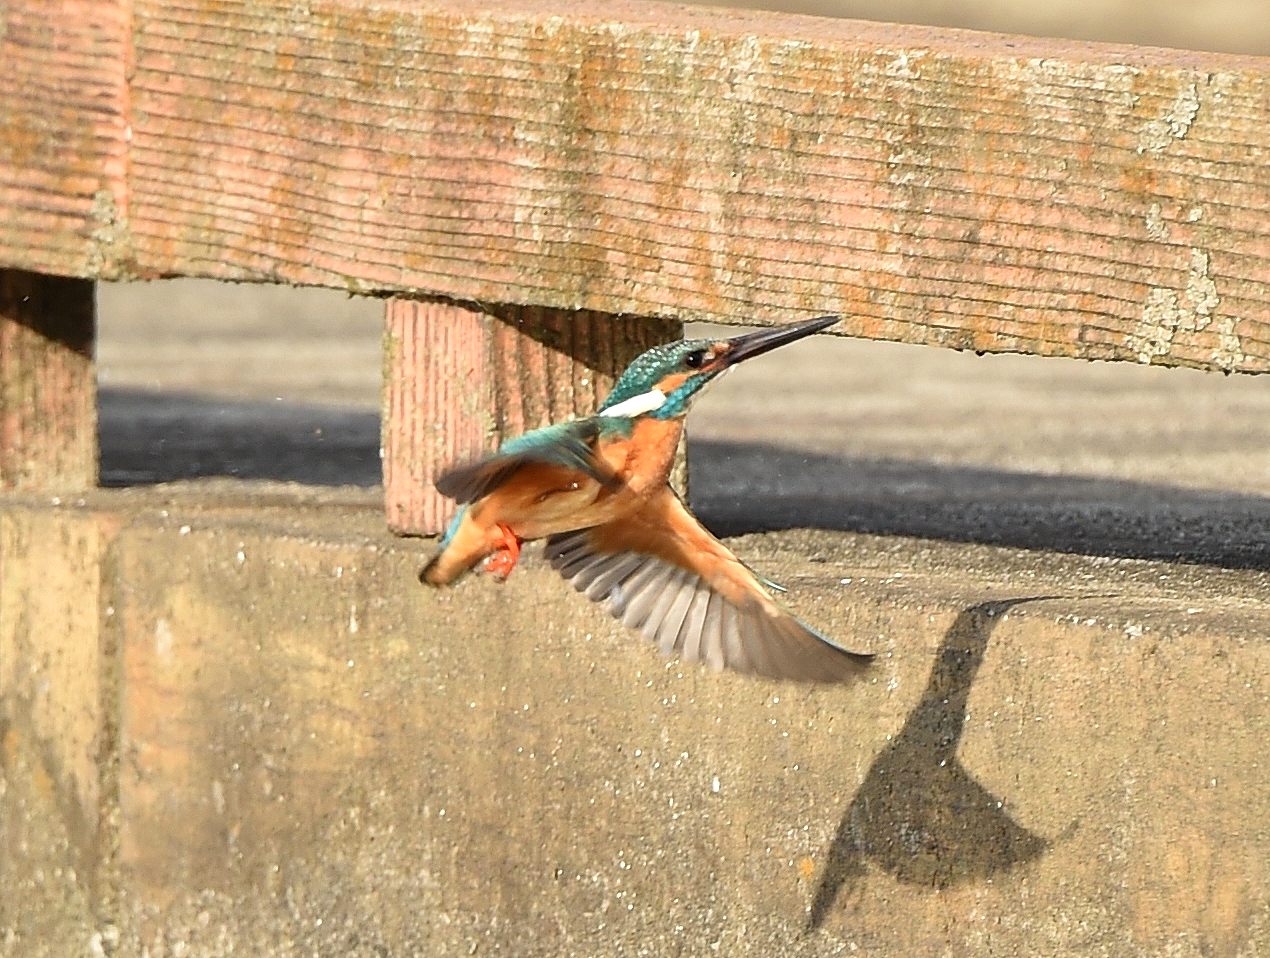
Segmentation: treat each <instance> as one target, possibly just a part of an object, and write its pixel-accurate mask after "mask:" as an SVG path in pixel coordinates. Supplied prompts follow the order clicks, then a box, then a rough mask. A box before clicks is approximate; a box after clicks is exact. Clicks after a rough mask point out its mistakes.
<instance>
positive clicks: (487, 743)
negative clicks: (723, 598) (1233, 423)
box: [0, 484, 1270, 958]
mask: <svg viewBox="0 0 1270 958" xmlns="http://www.w3.org/2000/svg"><path fill="white" fill-rule="evenodd" d="M226 490H233V491H226ZM244 490H246V491H244ZM378 510H379V503H378V500H377V498H375V497H373V496H371V495H367V494H362V493H342V492H338V491H337V492H334V493H326V494H315V493H310V492H306V491H304V490H296V489H290V490H288V489H282V488H278V487H253V486H247V487H244V486H243V485H242V484H237V485H234V486H232V487H226V489H225V490H219V491H218V490H217V489H215V488H212V489H209V488H207V487H202V488H198V489H193V490H190V489H179V488H174V489H163V488H158V489H153V490H149V491H132V492H117V493H98V494H94V495H93V496H91V497H89V498H88V499H87V500H85V501H83V502H82V503H73V504H60V505H52V504H49V503H47V502H37V501H33V500H19V499H10V500H6V501H5V503H4V504H3V506H2V507H0V733H2V734H0V741H2V743H3V748H2V749H0V757H2V759H3V765H2V767H0V773H2V777H0V810H2V811H0V813H2V814H3V828H2V829H0V834H2V835H3V838H2V839H0V841H2V843H3V848H2V849H0V850H2V851H3V852H4V855H3V858H2V859H0V943H3V948H0V950H2V951H3V952H4V953H6V954H14V955H18V954H21V955H36V956H38V955H68V954H117V955H126V956H141V955H149V956H153V958H158V956H169V955H227V954H270V955H301V954H303V955H310V954H321V955H351V956H362V955H365V956H383V955H416V954H419V955H450V954H469V953H481V954H506V955H517V956H522V955H528V956H535V955H543V956H548V955H551V956H557V955H639V954H648V955H667V954H685V955H695V954H712V953H719V954H731V955H762V956H770V955H804V954H805V955H824V954H840V953H841V954H848V953H855V952H856V951H857V950H858V951H859V953H865V954H877V955H915V954H941V953H946V954H955V955H989V954H1027V955H1046V954H1055V955H1059V954H1061V955H1070V954H1082V955H1116V956H1121V955H1158V954H1169V955H1180V956H1187V955H1196V956H1198V955H1204V956H1232V958H1233V956H1253V955H1257V954H1261V953H1263V952H1264V951H1265V950H1266V949H1267V948H1268V947H1270V904H1268V902H1270V873H1268V872H1270V866H1268V865H1267V862H1270V774H1267V770H1266V767H1265V743H1266V741H1267V738H1268V735H1270V715H1268V713H1270V710H1268V709H1267V701H1268V700H1270V641H1268V640H1267V636H1270V600H1268V599H1267V597H1268V596H1270V580H1268V577H1267V576H1266V575H1265V574H1264V573H1257V572H1249V571H1227V570H1221V569H1214V568H1205V567H1197V566H1179V565H1166V564H1159V563H1150V562H1143V561H1134V560H1114V561H1113V560H1100V559H1095V558H1082V557H1072V556H1051V555H1046V554H1042V553H1036V552H1024V551H1011V550H1003V549H996V548H987V547H976V546H965V545H949V544H944V543H932V542H924V541H921V540H900V539H886V538H876V537H865V536H853V535H847V534H839V533H832V534H831V533H818V532H792V533H784V534H780V535H773V536H754V537H749V538H746V539H743V540H741V541H740V542H739V543H738V547H739V548H740V549H741V551H742V552H743V554H744V555H746V556H747V557H748V558H750V559H752V560H753V562H754V563H755V564H756V565H757V566H758V567H759V568H760V569H761V570H762V571H763V572H764V573H766V574H768V575H771V576H773V577H774V578H776V579H778V580H780V581H783V582H785V584H786V585H789V586H790V587H791V590H792V591H791V598H792V601H793V603H794V604H795V605H796V606H797V607H798V608H799V609H800V611H802V612H803V613H804V614H805V615H806V617H807V618H808V619H810V620H811V621H813V622H815V623H817V624H819V625H822V626H824V627H825V628H826V630H827V631H829V632H830V634H833V635H837V636H842V637H850V638H851V639H852V641H853V642H856V643H858V644H859V645H862V646H866V647H872V648H874V649H875V650H877V651H878V652H879V653H881V654H880V661H879V663H878V665H877V667H876V670H875V675H874V678H873V680H872V681H871V682H870V683H868V684H865V685H862V686H860V687H856V688H850V689H835V688H808V687H802V686H793V685H782V684H775V683H766V682H761V681H755V680H752V679H745V678H740V677H735V676H730V675H713V674H710V673H706V672H702V671H699V670H697V669H695V668H683V667H679V666H676V665H674V664H670V665H666V664H664V663H663V662H662V661H661V660H660V659H659V658H657V657H656V655H655V654H654V653H653V652H652V651H651V649H649V648H648V647H646V646H645V645H644V644H643V643H642V642H640V641H638V640H635V639H633V638H632V637H631V636H629V635H628V634H627V633H626V632H625V631H624V630H622V629H621V628H620V627H619V626H617V625H616V624H615V623H613V622H611V621H610V620H609V619H608V618H607V617H606V616H605V615H604V614H603V613H601V612H600V611H599V610H597V609H596V608H594V607H593V606H591V605H590V604H589V603H587V602H586V601H585V600H584V599H582V598H581V597H580V596H577V595H575V594H573V593H572V592H571V591H570V590H568V589H567V588H565V587H564V586H563V585H562V584H561V583H560V582H559V581H558V580H557V578H556V577H555V575H554V574H553V573H552V572H551V571H550V570H549V569H547V568H545V567H544V566H542V565H541V564H539V563H530V564H529V565H528V566H527V567H526V568H524V569H523V570H520V571H518V572H517V574H516V575H515V576H513V578H512V580H511V581H510V582H509V583H507V584H506V585H505V586H502V587H499V586H497V585H496V584H495V583H493V582H491V581H488V580H474V581H470V582H468V583H466V584H465V585H464V586H462V587H460V588H459V589H457V590H454V591H451V592H446V593H441V594H435V593H431V592H428V591H425V590H423V589H421V588H419V587H418V586H417V584H416V583H415V581H414V572H415V570H416V568H417V565H418V563H419V560H420V558H421V555H422V554H423V553H424V552H425V551H426V549H427V548H429V546H424V545H421V544H420V543H418V542H411V541H402V540H395V539H392V538H390V537H388V536H386V535H383V534H382V533H381V532H380V531H379V525H380V519H379V513H378Z"/></svg>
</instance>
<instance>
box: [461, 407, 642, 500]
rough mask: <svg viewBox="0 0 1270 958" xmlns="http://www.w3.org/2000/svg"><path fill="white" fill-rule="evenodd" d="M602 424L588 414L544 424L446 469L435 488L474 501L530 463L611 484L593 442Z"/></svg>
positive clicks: (612, 476) (610, 476) (609, 476)
mask: <svg viewBox="0 0 1270 958" xmlns="http://www.w3.org/2000/svg"><path fill="white" fill-rule="evenodd" d="M605 425H606V424H605V423H603V422H601V421H600V419H599V417H591V418H589V419H576V420H574V421H572V422H562V423H556V424H554V425H551V426H544V427H543V428H542V429H535V430H533V431H532V432H527V433H525V434H524V435H523V436H516V437H515V438H514V439H509V440H507V441H506V442H504V443H503V444H502V445H501V446H500V447H499V448H498V451H497V452H496V453H494V454H493V455H491V456H487V457H486V458H484V459H480V460H478V461H476V462H473V463H467V464H465V465H462V466H456V467H454V468H453V469H450V470H447V471H446V472H445V473H444V474H442V476H441V477H440V478H439V479H437V483H436V486H437V491H438V492H440V493H441V495H443V496H448V497H449V498H451V499H454V500H455V501H457V502H460V503H469V502H475V501H476V500H477V499H480V498H483V497H484V496H487V495H489V494H490V493H491V492H493V491H494V490H495V489H497V488H498V487H499V486H500V485H502V484H503V483H504V482H506V481H507V480H508V479H509V478H511V476H512V475H513V474H514V473H515V472H516V470H517V469H519V468H520V467H521V466H525V465H528V464H529V463H544V464H546V465H549V466H562V467H564V468H565V469H576V470H577V471H578V472H581V473H584V474H586V475H588V476H590V477H591V478H593V479H595V480H596V481H597V482H599V483H601V484H603V485H605V486H609V487H613V486H615V485H617V484H618V483H619V480H618V479H617V477H616V476H614V475H613V474H612V473H610V472H609V471H608V470H607V469H605V468H604V467H603V466H602V465H601V464H600V463H599V462H598V461H597V460H596V457H595V442H596V440H597V439H598V438H599V436H600V433H601V431H602V429H603V427H604V426H605Z"/></svg>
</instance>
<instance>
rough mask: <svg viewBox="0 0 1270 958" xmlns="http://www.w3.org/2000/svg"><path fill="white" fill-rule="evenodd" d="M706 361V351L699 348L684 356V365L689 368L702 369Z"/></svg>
mask: <svg viewBox="0 0 1270 958" xmlns="http://www.w3.org/2000/svg"><path fill="white" fill-rule="evenodd" d="M705 361H706V351H705V350H704V349H697V350H693V351H692V352H690V353H689V354H688V355H687V356H685V357H684V365H685V366H687V367H688V368H689V369H700V368H701V367H702V365H703V364H704V363H705Z"/></svg>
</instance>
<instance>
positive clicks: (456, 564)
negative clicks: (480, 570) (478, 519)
mask: <svg viewBox="0 0 1270 958" xmlns="http://www.w3.org/2000/svg"><path fill="white" fill-rule="evenodd" d="M466 516H467V507H466V506H464V507H463V508H461V509H459V511H458V512H457V513H456V514H455V516H454V518H453V519H451V520H450V526H449V528H447V529H446V530H445V535H443V536H442V537H441V542H440V545H439V546H438V548H437V553H436V555H434V556H433V557H432V558H431V559H430V560H429V561H428V564H427V565H425V566H424V567H423V568H422V569H421V570H419V581H420V582H422V583H423V584H424V585H431V586H443V585H451V584H452V583H454V582H455V581H456V580H458V579H459V578H461V577H462V575H463V573H465V572H467V570H468V569H470V568H472V566H474V565H476V563H477V562H479V561H480V560H481V557H482V556H483V555H484V552H483V550H482V549H481V548H480V547H479V545H477V548H475V549H472V548H464V546H466V545H468V543H467V542H466V540H467V539H469V538H471V536H470V535H464V532H465V531H466V530H465V528H464V522H463V520H464V518H465V517H466ZM469 525H470V524H469ZM472 545H476V543H473V544H472Z"/></svg>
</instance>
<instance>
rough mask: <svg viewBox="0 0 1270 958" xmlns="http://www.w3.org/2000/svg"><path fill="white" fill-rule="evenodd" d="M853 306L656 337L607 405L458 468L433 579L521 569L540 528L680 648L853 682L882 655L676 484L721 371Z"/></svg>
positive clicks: (559, 553) (596, 584) (449, 479)
mask: <svg viewBox="0 0 1270 958" xmlns="http://www.w3.org/2000/svg"><path fill="white" fill-rule="evenodd" d="M838 319H839V317H837V316H822V317H820V318H818V319H812V320H807V321H806V322H801V323H793V324H791V325H786V326H777V327H773V328H768V329H762V330H759V331H758V332H753V333H747V334H745V335H742V336H735V337H733V338H731V339H686V340H682V341H680V342H673V343H667V344H664V345H661V346H656V347H654V348H652V349H650V350H648V351H647V352H645V353H643V354H642V355H640V356H639V357H637V358H636V359H635V361H634V362H632V363H631V364H630V366H628V367H627V368H626V370H625V371H624V372H623V373H622V375H621V376H620V377H619V378H618V380H617V382H616V384H614V386H613V390H612V392H611V393H609V395H608V397H607V398H606V399H605V401H604V403H603V405H601V406H600V409H599V411H598V412H597V413H596V414H595V415H593V416H589V417H586V418H583V419H574V420H571V421H568V422H562V423H556V424H553V425H550V426H546V427H544V428H542V429H536V430H534V431H532V432H528V433H525V434H524V435H521V436H517V437H515V438H513V439H509V440H507V441H506V442H504V443H503V444H502V445H501V446H500V447H499V449H498V451H497V452H495V453H494V454H492V455H490V456H487V457H486V458H483V459H480V460H479V461H476V462H471V463H467V464H463V465H459V466H457V467H455V468H452V469H450V470H448V471H447V472H445V473H444V474H442V475H441V477H440V478H439V479H437V481H436V488H437V491H438V492H440V493H441V494H442V495H445V496H448V497H449V498H451V499H454V500H455V501H456V502H458V503H459V506H460V508H459V510H458V513H457V514H456V515H455V517H454V520H453V521H452V522H451V523H450V525H449V528H448V529H447V530H446V533H445V535H444V536H443V537H442V539H441V543H440V547H439V549H438V551H437V553H436V555H435V556H433V558H432V560H431V561H430V562H429V563H428V564H427V565H426V566H425V567H424V569H423V570H422V571H421V572H420V573H419V580H420V581H421V582H423V583H424V584H426V585H430V586H445V585H449V584H451V583H453V582H454V581H455V580H456V579H458V578H459V577H460V576H462V575H463V574H464V573H465V572H467V571H468V570H470V569H472V568H473V567H474V566H476V564H477V563H479V562H482V561H484V570H485V571H486V572H489V573H491V574H492V575H494V576H496V577H498V578H499V579H506V578H507V576H508V575H510V574H511V571H512V570H513V569H514V568H515V566H516V563H517V561H518V560H519V558H520V552H521V545H522V544H523V543H524V542H525V541H527V540H533V539H545V540H546V547H545V552H544V555H545V556H546V558H547V560H548V561H549V562H550V564H551V565H552V566H553V567H554V568H555V569H556V570H557V571H559V572H560V574H561V575H562V576H564V578H565V579H567V580H568V581H569V582H570V583H572V585H573V586H574V588H576V589H577V590H578V591H579V592H583V593H585V594H586V596H587V597H588V598H590V599H591V600H592V601H596V602H607V604H608V609H609V611H610V612H611V613H612V614H613V615H614V616H616V617H617V618H619V619H621V620H622V622H623V623H625V624H626V625H627V626H628V627H630V628H633V629H636V630H638V631H639V632H641V633H642V634H643V635H644V636H645V637H646V638H647V639H650V640H651V641H653V642H655V643H656V644H657V646H658V647H659V649H660V650H661V652H662V653H663V654H664V655H667V656H672V655H677V656H678V657H679V658H680V659H681V660H683V661H687V662H705V663H707V664H708V665H709V666H711V667H712V668H714V669H715V670H716V671H717V670H720V669H723V668H728V669H733V670H736V671H740V672H748V673H752V674H757V675H762V676H766V677H769V678H778V679H791V680H801V681H819V682H843V681H848V680H850V679H853V678H857V677H859V676H861V675H862V674H863V673H864V671H865V669H866V668H867V666H868V663H869V661H870V660H871V659H872V657H873V656H872V655H869V654H866V653H860V652H851V651H848V650H847V649H845V648H843V647H842V646H840V645H838V644H837V643H836V642H834V641H833V640H832V639H829V638H828V637H826V636H824V635H822V634H821V633H820V632H818V631H816V630H815V629H813V628H812V627H811V626H809V625H807V624H805V623H803V622H801V621H799V620H798V619H797V618H795V617H794V616H793V615H792V614H791V613H790V612H788V611H787V610H786V609H785V608H783V607H782V605H781V604H780V603H779V602H778V601H777V600H776V599H775V598H774V597H773V595H772V593H771V592H770V591H769V588H770V589H773V590H776V591H781V592H783V591H784V590H783V589H782V588H781V587H780V586H777V585H776V584H775V583H772V582H769V581H768V580H766V579H762V578H760V577H759V576H757V575H756V574H755V573H754V572H752V571H751V570H750V569H749V568H748V567H747V566H746V565H745V564H744V563H743V562H742V561H741V560H740V559H738V558H737V557H736V555H734V554H733V553H732V551H731V550H730V549H728V547H727V546H725V545H724V544H723V543H722V542H720V541H719V540H718V539H717V538H715V537H714V536H713V535H711V533H710V532H708V531H707V530H706V529H705V527H704V526H702V525H701V523H700V522H698V521H697V519H696V518H694V517H693V515H692V513H691V512H689V511H688V508H687V507H686V506H685V505H684V503H683V501H682V500H681V499H680V498H679V496H678V495H676V494H675V492H674V490H672V489H671V488H670V486H669V484H668V478H669V476H670V470H671V467H672V465H673V464H674V459H675V451H676V449H677V448H678V446H679V442H680V439H681V437H682V435H683V428H684V418H685V416H686V415H687V413H688V409H689V407H690V406H691V405H692V403H693V401H694V400H695V399H696V398H697V397H699V396H700V395H701V393H702V391H703V390H704V389H705V387H706V386H708V385H709V384H710V383H711V382H713V381H715V380H717V379H718V378H719V377H720V376H722V375H723V374H724V373H725V372H727V371H728V370H729V369H731V368H732V367H733V366H736V365H737V364H738V363H741V362H743V361H745V360H747V359H751V358H753V357H755V356H759V355H761V354H763V353H766V352H768V351H770V350H773V349H775V348H777V347H778V346H783V345H785V344H786V343H792V342H794V341H795V340H797V339H802V338H803V337H804V336H809V335H811V334H812V333H816V332H820V331H821V330H824V329H827V328H828V327H830V326H832V325H833V324H834V323H836V322H837V321H838Z"/></svg>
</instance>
